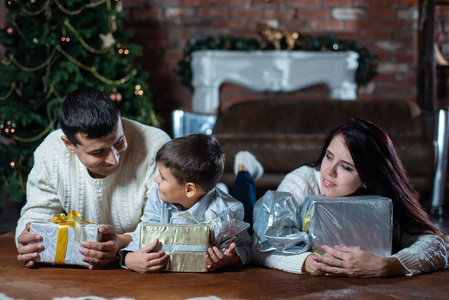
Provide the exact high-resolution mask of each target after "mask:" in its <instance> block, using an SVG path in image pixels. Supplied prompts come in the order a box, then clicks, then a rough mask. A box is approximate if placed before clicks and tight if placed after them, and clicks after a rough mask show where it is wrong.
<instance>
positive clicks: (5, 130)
mask: <svg viewBox="0 0 449 300" xmlns="http://www.w3.org/2000/svg"><path fill="white" fill-rule="evenodd" d="M0 129H1V131H2V135H3V136H4V137H8V138H9V137H12V136H13V135H14V133H15V132H16V124H15V123H14V122H12V121H6V124H1V125H0Z"/></svg>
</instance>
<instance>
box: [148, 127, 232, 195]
mask: <svg viewBox="0 0 449 300" xmlns="http://www.w3.org/2000/svg"><path fill="white" fill-rule="evenodd" d="M224 160H225V155H224V152H223V150H222V149H221V145H220V143H219V142H218V140H217V139H216V138H214V137H212V136H210V135H206V134H202V133H197V134H191V135H187V136H183V137H179V138H176V139H173V140H171V141H169V142H168V143H166V144H165V145H163V146H162V147H161V148H160V149H159V151H158V152H157V154H156V162H157V163H161V164H163V165H164V166H165V167H167V168H169V169H170V171H171V172H172V174H173V176H174V177H175V178H176V179H177V180H178V183H179V184H184V183H187V182H193V183H196V184H198V185H199V186H200V187H201V188H202V189H203V190H204V191H206V192H209V191H210V190H211V189H213V188H214V187H215V186H216V185H217V183H218V181H219V180H220V179H221V176H222V175H223V170H224Z"/></svg>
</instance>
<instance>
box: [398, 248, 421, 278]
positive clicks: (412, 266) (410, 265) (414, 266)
mask: <svg viewBox="0 0 449 300" xmlns="http://www.w3.org/2000/svg"><path fill="white" fill-rule="evenodd" d="M392 256H393V257H396V258H397V259H398V260H399V262H400V263H401V265H402V266H403V267H404V269H406V270H407V272H408V273H406V274H405V276H413V275H416V274H419V273H421V272H419V271H417V270H418V269H419V263H418V262H417V259H416V257H414V255H412V254H410V253H409V254H407V253H397V254H394V255H392Z"/></svg>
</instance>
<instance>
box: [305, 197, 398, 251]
mask: <svg viewBox="0 0 449 300" xmlns="http://www.w3.org/2000/svg"><path fill="white" fill-rule="evenodd" d="M301 218H302V221H303V228H302V230H303V231H307V232H308V234H309V237H310V243H311V248H312V251H314V252H316V253H319V254H324V253H325V252H324V250H323V249H321V245H327V246H330V247H334V246H349V247H360V248H361V249H362V250H365V251H367V252H369V253H371V254H373V255H376V256H379V257H387V256H390V255H391V248H392V240H393V204H392V202H391V200H390V199H388V198H385V197H381V196H350V197H325V196H307V197H306V198H305V200H304V202H303V206H302V209H301Z"/></svg>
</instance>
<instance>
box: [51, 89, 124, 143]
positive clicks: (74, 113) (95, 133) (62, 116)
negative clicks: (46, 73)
mask: <svg viewBox="0 0 449 300" xmlns="http://www.w3.org/2000/svg"><path fill="white" fill-rule="evenodd" d="M119 117H120V110H119V109H118V107H117V105H116V104H115V103H114V101H112V100H111V99H110V98H109V97H108V96H106V95H105V94H104V93H103V92H101V91H100V90H97V89H95V88H91V87H84V88H80V89H78V90H75V91H73V92H71V93H69V94H68V95H66V96H65V97H64V98H63V99H62V102H61V106H60V109H59V124H60V126H61V129H62V131H63V132H64V135H65V136H66V137H67V138H68V139H69V140H70V142H71V143H72V144H73V145H74V146H75V147H76V146H77V145H78V144H80V142H79V141H78V140H77V139H76V135H77V134H78V133H81V134H85V135H86V138H87V139H97V138H101V137H104V136H107V135H108V134H110V133H112V132H114V131H115V130H116V129H117V127H118V124H119V123H118V122H119Z"/></svg>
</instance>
